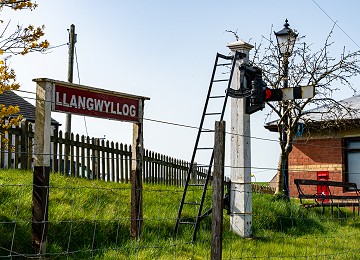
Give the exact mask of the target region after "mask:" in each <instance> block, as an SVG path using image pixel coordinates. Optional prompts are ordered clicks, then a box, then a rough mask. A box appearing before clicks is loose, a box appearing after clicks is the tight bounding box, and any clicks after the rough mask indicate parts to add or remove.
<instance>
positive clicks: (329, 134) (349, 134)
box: [265, 96, 360, 197]
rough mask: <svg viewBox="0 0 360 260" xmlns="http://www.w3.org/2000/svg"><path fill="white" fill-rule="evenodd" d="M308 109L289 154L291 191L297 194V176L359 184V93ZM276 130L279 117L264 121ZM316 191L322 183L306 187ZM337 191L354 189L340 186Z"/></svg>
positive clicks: (267, 126) (347, 192)
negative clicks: (268, 121) (337, 102)
mask: <svg viewBox="0 0 360 260" xmlns="http://www.w3.org/2000/svg"><path fill="white" fill-rule="evenodd" d="M339 104H340V106H339V105H332V106H326V107H325V106H323V107H319V108H316V109H312V110H309V111H307V112H306V114H305V116H304V117H303V121H302V122H301V123H300V126H299V128H302V131H300V136H296V137H295V141H294V143H293V149H292V152H291V153H290V155H289V192H290V196H292V197H296V196H297V195H298V193H297V189H296V186H295V184H294V179H312V180H331V181H341V182H355V183H357V185H358V187H360V114H359V111H360V96H355V97H351V98H348V99H345V100H342V101H339ZM265 128H267V129H268V130H270V131H277V127H276V121H273V122H270V123H268V124H266V125H265ZM306 188H308V189H312V190H309V192H313V193H314V194H315V193H317V192H318V191H319V187H314V186H312V187H310V186H309V187H306ZM334 192H336V194H339V193H346V194H349V195H350V194H351V193H352V191H348V190H343V189H342V188H337V189H335V190H334Z"/></svg>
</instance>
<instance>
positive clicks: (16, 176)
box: [0, 170, 360, 259]
mask: <svg viewBox="0 0 360 260" xmlns="http://www.w3.org/2000/svg"><path fill="white" fill-rule="evenodd" d="M31 183H32V174H31V172H24V171H14V170H1V171H0V234H1V236H0V258H1V257H2V256H10V255H12V256H14V257H15V256H18V255H19V254H29V255H31V253H32V250H31V216H32V215H31V196H32V186H31ZM181 195H182V188H180V187H171V186H164V185H144V192H143V211H144V227H143V235H142V237H141V239H139V240H135V241H134V240H131V239H130V237H129V229H130V185H129V184H119V183H106V182H103V181H89V180H84V179H74V178H69V177H64V176H61V175H59V174H52V175H51V177H50V197H49V233H48V245H47V253H48V255H47V257H48V258H50V259H66V258H67V257H68V258H69V259H89V258H94V259H209V255H210V250H211V244H210V240H211V239H210V238H211V218H208V219H205V220H204V221H203V222H202V223H201V227H200V231H199V235H198V239H197V241H196V243H194V244H191V243H188V242H189V241H190V237H191V232H190V230H189V229H184V230H181V232H180V233H179V235H178V237H177V238H175V237H174V233H173V229H174V224H175V219H176V215H177V209H178V203H179V201H180V198H181ZM209 195H211V194H209ZM229 222H230V218H229V216H228V215H226V214H225V211H224V237H223V259H246V258H247V259H253V258H257V259H269V258H270V259H292V258H300V259H319V258H324V259H329V258H330V259H357V258H358V255H359V249H360V246H358V244H359V243H358V239H359V219H358V218H357V217H353V216H352V214H351V213H350V212H346V216H345V217H344V216H342V215H340V214H339V212H337V211H336V210H335V212H334V214H330V212H328V211H326V212H325V214H324V215H321V213H320V209H311V210H306V209H303V208H301V207H300V206H299V203H298V202H297V201H291V203H287V202H285V201H284V200H282V199H276V197H274V196H271V195H265V194H257V193H255V194H253V234H254V236H253V238H252V239H242V238H239V237H238V236H236V235H235V234H233V233H232V232H230V231H229V225H230V224H229ZM10 251H11V252H10Z"/></svg>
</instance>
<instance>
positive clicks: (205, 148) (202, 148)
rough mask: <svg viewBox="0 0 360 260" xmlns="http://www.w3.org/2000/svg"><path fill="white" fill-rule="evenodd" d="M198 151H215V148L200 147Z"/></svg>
mask: <svg viewBox="0 0 360 260" xmlns="http://www.w3.org/2000/svg"><path fill="white" fill-rule="evenodd" d="M197 149H198V150H212V149H214V148H213V147H198V148H197Z"/></svg>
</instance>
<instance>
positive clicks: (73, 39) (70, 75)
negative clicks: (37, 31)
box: [64, 24, 76, 175]
mask: <svg viewBox="0 0 360 260" xmlns="http://www.w3.org/2000/svg"><path fill="white" fill-rule="evenodd" d="M75 43H76V34H75V25H73V24H72V25H71V26H70V32H69V59H68V82H70V83H72V82H73V70H74V49H75ZM65 127H66V129H65V136H66V133H67V136H68V138H69V139H68V140H67V142H69V140H70V134H71V114H70V113H67V114H66V124H65ZM69 156H70V145H69V144H65V160H64V164H65V165H64V170H65V175H66V174H67V173H68V172H70V167H69V163H68V159H69ZM70 174H71V172H70Z"/></svg>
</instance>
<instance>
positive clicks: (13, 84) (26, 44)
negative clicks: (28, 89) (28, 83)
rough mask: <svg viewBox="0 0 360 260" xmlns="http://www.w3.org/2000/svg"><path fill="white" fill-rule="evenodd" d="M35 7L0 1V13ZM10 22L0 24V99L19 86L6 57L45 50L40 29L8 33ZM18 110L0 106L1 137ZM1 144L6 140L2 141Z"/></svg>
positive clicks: (23, 1)
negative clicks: (5, 9)
mask: <svg viewBox="0 0 360 260" xmlns="http://www.w3.org/2000/svg"><path fill="white" fill-rule="evenodd" d="M36 7H37V4H36V3H35V2H34V1H31V0H0V12H2V11H3V10H4V8H9V9H11V10H13V11H19V10H30V11H33V10H34V9H35V8H36ZM10 25H11V21H10V20H9V21H3V20H1V21H0V27H2V28H1V30H0V32H1V34H0V95H1V94H3V93H4V92H6V91H10V90H17V89H19V87H20V85H19V83H17V81H16V74H15V71H14V69H12V68H11V67H10V66H9V65H8V63H7V60H8V57H9V55H26V54H28V53H30V52H34V51H40V52H43V51H45V50H46V49H47V48H48V47H49V42H48V41H47V40H43V41H40V39H41V38H42V37H43V36H44V29H45V27H44V26H40V27H35V26H34V25H28V26H26V27H24V26H21V25H17V26H16V27H15V28H14V30H11V29H10ZM19 112H20V109H19V107H18V106H17V105H16V104H14V105H11V106H5V105H4V104H0V133H1V135H4V131H7V130H8V129H9V128H10V127H11V126H12V125H17V124H18V123H19V121H20V120H21V119H22V117H21V115H17V116H15V117H13V118H10V119H9V120H6V118H9V117H10V116H11V115H14V114H19ZM3 140H6V139H4V138H3Z"/></svg>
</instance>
